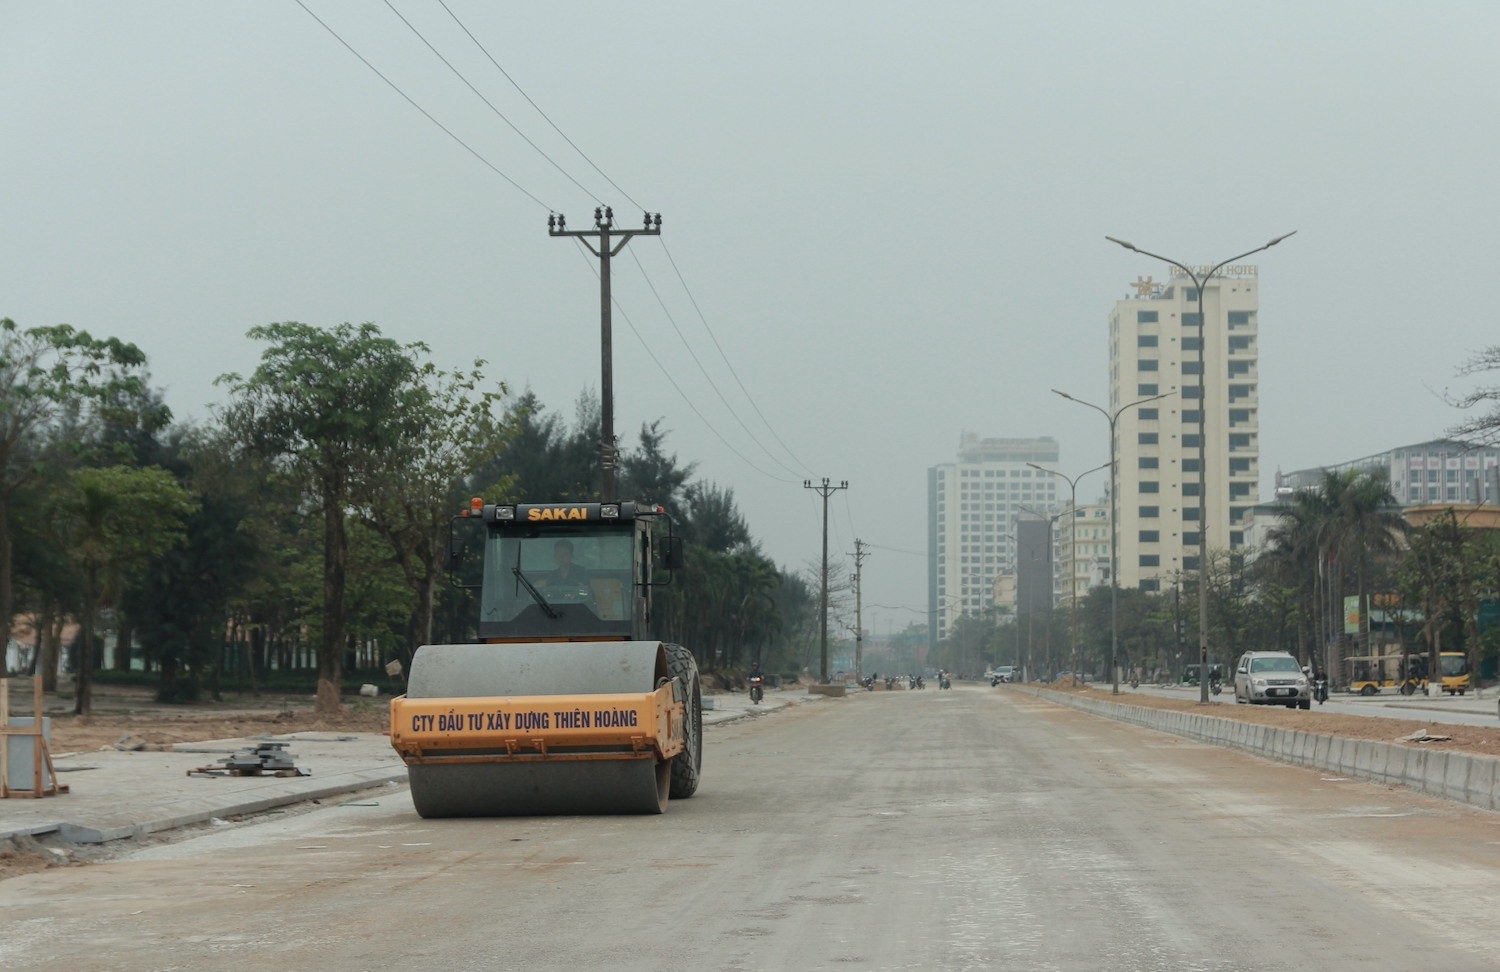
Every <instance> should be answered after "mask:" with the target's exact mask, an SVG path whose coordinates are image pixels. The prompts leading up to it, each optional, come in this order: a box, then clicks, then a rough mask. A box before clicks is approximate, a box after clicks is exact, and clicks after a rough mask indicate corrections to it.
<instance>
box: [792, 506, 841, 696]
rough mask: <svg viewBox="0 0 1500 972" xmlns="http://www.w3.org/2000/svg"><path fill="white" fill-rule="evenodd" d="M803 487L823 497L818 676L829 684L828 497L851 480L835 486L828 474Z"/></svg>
mask: <svg viewBox="0 0 1500 972" xmlns="http://www.w3.org/2000/svg"><path fill="white" fill-rule="evenodd" d="M802 488H803V489H810V490H813V491H814V492H816V493H817V494H818V495H819V496H821V497H823V570H822V571H821V574H822V576H821V577H819V578H818V579H819V581H820V582H821V583H820V584H819V585H818V586H819V587H820V588H821V591H822V593H821V595H820V596H819V598H818V626H819V630H820V635H819V644H820V645H821V646H822V668H821V671H820V672H819V673H818V678H819V680H820V681H821V682H822V683H823V684H824V685H827V684H828V497H830V496H832V495H833V494H834V493H836V492H838V491H839V490H841V489H848V488H849V480H847V479H846V480H844V481H843V482H841V483H839V484H838V485H837V486H835V485H833V484H832V483H830V482H829V481H828V477H827V476H824V477H823V481H822V482H821V483H818V484H816V485H814V483H813V481H812V480H811V479H804V480H803V481H802Z"/></svg>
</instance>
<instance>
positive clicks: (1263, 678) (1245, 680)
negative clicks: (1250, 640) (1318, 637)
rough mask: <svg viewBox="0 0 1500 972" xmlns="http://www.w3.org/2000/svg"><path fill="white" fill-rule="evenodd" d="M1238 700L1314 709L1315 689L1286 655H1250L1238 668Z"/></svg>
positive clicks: (1236, 686) (1295, 660) (1293, 659)
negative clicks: (1313, 693) (1313, 694)
mask: <svg viewBox="0 0 1500 972" xmlns="http://www.w3.org/2000/svg"><path fill="white" fill-rule="evenodd" d="M1234 700H1235V701H1236V702H1248V703H1249V704H1251V705H1284V706H1286V707H1287V708H1288V709H1291V708H1301V709H1310V708H1312V685H1311V684H1310V683H1309V682H1308V680H1307V675H1306V673H1304V672H1303V671H1302V666H1301V665H1299V664H1297V659H1295V658H1293V657H1292V656H1291V655H1290V654H1288V653H1287V652H1284V651H1247V652H1245V653H1244V654H1243V655H1241V656H1240V660H1239V663H1238V664H1236V665H1235V666H1234Z"/></svg>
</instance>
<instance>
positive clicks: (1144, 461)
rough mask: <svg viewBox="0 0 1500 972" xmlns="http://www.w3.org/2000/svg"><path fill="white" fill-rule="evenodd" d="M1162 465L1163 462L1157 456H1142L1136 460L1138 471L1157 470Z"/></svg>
mask: <svg viewBox="0 0 1500 972" xmlns="http://www.w3.org/2000/svg"><path fill="white" fill-rule="evenodd" d="M1160 465H1161V460H1160V459H1158V458H1156V457H1155V456H1141V457H1140V458H1138V459H1137V460H1136V468H1137V469H1156V468H1158V467H1159V466H1160Z"/></svg>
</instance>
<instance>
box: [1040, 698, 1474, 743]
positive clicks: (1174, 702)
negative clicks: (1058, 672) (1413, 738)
mask: <svg viewBox="0 0 1500 972" xmlns="http://www.w3.org/2000/svg"><path fill="white" fill-rule="evenodd" d="M1049 693H1056V694H1059V695H1083V696H1088V697H1090V698H1095V699H1101V700H1104V701H1108V702H1117V703H1120V704H1122V705H1134V706H1139V707H1141V708H1147V709H1172V710H1176V711H1179V712H1196V713H1198V714H1200V715H1211V716H1215V717H1217V718H1220V719H1234V720H1236V721H1238V722H1252V723H1257V724H1259V725H1263V726H1275V727H1277V728H1278V729H1301V730H1303V731H1304V732H1317V733H1322V734H1324V735H1327V736H1339V737H1342V738H1345V739H1374V740H1377V741H1379V742H1389V743H1400V744H1401V745H1407V746H1415V747H1420V748H1423V749H1453V750H1458V751H1460V752H1465V753H1482V754H1484V755H1486V756H1500V726H1494V727H1490V726H1463V725H1454V724H1452V723H1447V722H1430V721H1427V720H1424V719H1420V718H1417V719H1389V718H1385V717H1383V716H1351V715H1340V714H1336V713H1334V712H1331V711H1328V710H1320V709H1318V708H1316V707H1314V708H1312V709H1309V710H1307V711H1303V710H1301V709H1288V708H1284V707H1282V706H1259V705H1235V704H1234V701H1233V700H1230V701H1228V702H1210V703H1209V704H1208V705H1206V706H1205V705H1203V704H1202V703H1200V702H1198V701H1197V700H1196V699H1169V698H1163V697H1161V696H1157V695H1140V694H1136V693H1127V692H1122V693H1121V694H1120V695H1119V696H1113V695H1109V694H1108V693H1101V692H1099V691H1098V690H1097V689H1091V688H1088V687H1080V688H1069V687H1066V686H1061V687H1051V686H1049V687H1046V688H1044V689H1043V690H1042V698H1046V697H1047V695H1048V694H1049ZM1418 729H1425V730H1427V731H1428V732H1429V733H1432V734H1434V735H1440V736H1450V737H1451V738H1450V739H1447V740H1444V741H1442V742H1427V743H1408V742H1402V739H1401V737H1403V736H1409V735H1411V734H1412V733H1413V732H1416V731H1417V730H1418Z"/></svg>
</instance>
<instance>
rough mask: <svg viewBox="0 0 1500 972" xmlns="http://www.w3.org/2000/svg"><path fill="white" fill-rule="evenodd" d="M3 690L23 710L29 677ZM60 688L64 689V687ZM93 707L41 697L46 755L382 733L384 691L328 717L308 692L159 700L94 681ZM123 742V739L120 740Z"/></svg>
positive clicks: (386, 708) (347, 703) (386, 716)
mask: <svg viewBox="0 0 1500 972" xmlns="http://www.w3.org/2000/svg"><path fill="white" fill-rule="evenodd" d="M14 682H15V683H20V685H19V686H17V685H16V684H14V683H13V685H12V688H11V714H12V715H13V716H22V715H26V716H29V715H31V691H30V680H29V679H16V680H14ZM65 688H66V687H65ZM93 708H94V712H93V714H92V715H90V716H87V717H79V716H75V715H73V713H72V699H71V698H70V697H68V696H67V695H66V694H64V695H61V696H51V695H49V696H47V698H46V699H45V704H44V710H45V712H46V715H47V717H48V718H49V719H51V720H52V743H51V748H52V752H54V753H69V752H81V751H86V750H96V749H100V748H109V747H114V746H115V745H116V744H119V745H120V746H121V748H138V747H140V746H145V747H148V748H153V749H154V748H164V747H167V746H171V745H173V744H176V743H196V742H203V741H205V740H210V739H239V738H245V737H250V738H254V737H256V736H262V735H281V734H284V733H291V732H387V731H389V729H390V697H389V696H382V697H377V698H362V697H358V696H356V697H354V698H348V697H346V698H345V699H344V706H343V712H342V713H340V714H339V715H337V716H334V717H331V718H330V717H320V716H317V715H314V714H313V711H312V698H311V697H301V696H290V697H287V696H276V695H269V694H267V695H262V696H254V695H249V694H246V695H243V696H240V695H226V696H225V697H224V699H223V701H220V702H197V703H193V704H191V705H160V704H158V703H156V702H155V700H154V699H153V697H152V693H151V692H150V690H146V689H138V688H133V687H128V688H127V687H118V686H98V687H96V689H95V693H94V706H93ZM122 740H123V741H122Z"/></svg>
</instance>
